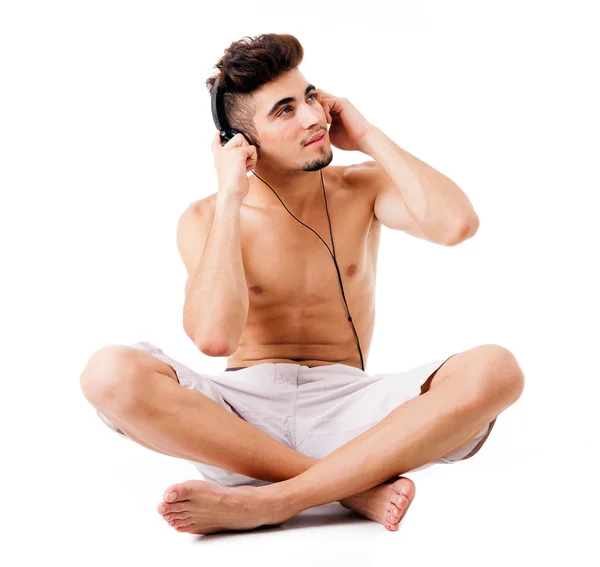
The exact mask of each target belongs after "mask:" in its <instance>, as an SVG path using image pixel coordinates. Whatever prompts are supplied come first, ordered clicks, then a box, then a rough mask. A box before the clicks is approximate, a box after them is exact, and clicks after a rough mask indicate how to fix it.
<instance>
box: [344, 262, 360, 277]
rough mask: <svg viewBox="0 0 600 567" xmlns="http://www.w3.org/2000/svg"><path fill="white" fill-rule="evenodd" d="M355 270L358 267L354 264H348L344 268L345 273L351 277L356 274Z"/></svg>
mask: <svg viewBox="0 0 600 567" xmlns="http://www.w3.org/2000/svg"><path fill="white" fill-rule="evenodd" d="M357 271H358V268H357V267H356V264H350V266H348V269H347V270H346V275H347V276H348V277H350V278H351V277H352V276H354V275H355V274H356V272H357Z"/></svg>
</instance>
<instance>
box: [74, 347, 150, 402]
mask: <svg viewBox="0 0 600 567" xmlns="http://www.w3.org/2000/svg"><path fill="white" fill-rule="evenodd" d="M147 357H150V359H154V357H153V356H152V355H150V354H148V353H146V352H143V351H140V350H138V349H136V348H134V347H130V346H127V345H119V344H115V345H107V346H104V347H102V348H100V349H98V350H97V351H96V352H94V354H93V355H92V356H91V357H90V358H89V360H88V361H87V363H86V365H85V367H84V369H83V371H82V373H81V376H80V379H79V383H80V386H81V390H82V392H83V395H84V397H85V398H86V400H88V401H89V402H90V403H91V404H92V405H93V406H94V407H96V408H103V407H104V408H106V407H110V408H112V409H113V411H118V410H120V411H125V410H126V409H127V408H128V407H129V406H130V405H131V404H132V403H134V400H136V399H137V397H138V395H139V393H140V392H141V391H142V389H143V386H144V376H145V377H146V387H147V376H148V372H152V370H153V363H152V361H151V360H148V358H147ZM157 362H160V361H158V360H157Z"/></svg>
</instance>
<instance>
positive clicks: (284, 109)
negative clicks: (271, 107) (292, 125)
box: [279, 93, 317, 116]
mask: <svg viewBox="0 0 600 567" xmlns="http://www.w3.org/2000/svg"><path fill="white" fill-rule="evenodd" d="M311 96H314V97H315V98H316V96H317V93H312V94H311V95H309V97H308V98H310V97H311ZM288 108H290V109H291V108H292V107H291V106H284V107H283V110H282V111H281V112H280V113H279V116H281V115H282V114H288V113H287V112H285V111H286V110H287V109H288Z"/></svg>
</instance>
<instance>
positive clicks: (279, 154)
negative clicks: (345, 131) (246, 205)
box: [253, 69, 333, 171]
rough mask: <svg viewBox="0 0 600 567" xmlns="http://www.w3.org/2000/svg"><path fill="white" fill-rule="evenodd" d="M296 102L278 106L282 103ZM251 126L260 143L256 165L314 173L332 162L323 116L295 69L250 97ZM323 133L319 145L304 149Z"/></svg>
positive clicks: (325, 117)
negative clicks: (283, 100) (314, 136)
mask: <svg viewBox="0 0 600 567" xmlns="http://www.w3.org/2000/svg"><path fill="white" fill-rule="evenodd" d="M288 98H295V99H296V100H293V101H289V100H288V101H287V102H281V101H282V99H288ZM253 101H254V107H255V109H256V113H255V115H254V124H255V126H256V130H257V132H258V138H259V140H260V152H259V162H261V161H262V162H263V163H265V164H268V165H269V166H271V167H273V168H275V169H286V170H290V169H291V170H298V169H301V170H304V171H317V170H319V169H321V168H323V167H326V166H327V165H329V163H331V160H332V159H333V152H332V151H331V144H330V141H329V132H328V129H327V116H326V114H325V110H324V108H323V107H322V106H321V103H320V102H319V101H318V99H317V93H316V89H315V88H314V87H313V86H312V85H310V83H309V82H308V81H307V80H306V79H305V78H304V76H303V75H302V73H300V71H298V69H294V70H292V71H289V72H288V73H286V74H285V75H283V76H282V77H280V78H279V79H277V81H273V82H271V83H268V84H266V85H264V86H263V87H261V88H260V89H259V90H257V91H256V92H255V93H254V94H253ZM321 132H324V133H325V137H324V139H323V141H322V142H319V143H317V144H314V145H309V146H307V145H306V143H307V142H308V139H309V138H310V137H311V136H313V135H314V134H316V133H321Z"/></svg>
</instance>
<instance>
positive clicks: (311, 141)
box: [305, 132, 325, 146]
mask: <svg viewBox="0 0 600 567" xmlns="http://www.w3.org/2000/svg"><path fill="white" fill-rule="evenodd" d="M324 136H325V132H319V133H318V134H315V135H314V136H313V137H312V138H310V139H309V141H308V142H306V144H305V145H306V146H308V145H309V144H312V143H313V142H318V141H319V140H320V139H321V138H323V137H324Z"/></svg>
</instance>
